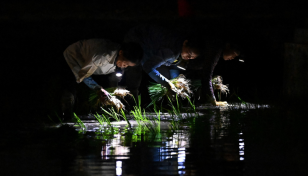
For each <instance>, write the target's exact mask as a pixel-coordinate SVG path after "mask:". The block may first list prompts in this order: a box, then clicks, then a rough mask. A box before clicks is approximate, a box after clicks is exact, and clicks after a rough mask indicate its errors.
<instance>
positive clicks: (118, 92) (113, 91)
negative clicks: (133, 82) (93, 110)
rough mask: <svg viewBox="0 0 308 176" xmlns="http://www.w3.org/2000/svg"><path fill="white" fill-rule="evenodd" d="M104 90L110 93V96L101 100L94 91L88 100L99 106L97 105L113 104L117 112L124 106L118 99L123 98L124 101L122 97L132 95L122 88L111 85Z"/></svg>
mask: <svg viewBox="0 0 308 176" xmlns="http://www.w3.org/2000/svg"><path fill="white" fill-rule="evenodd" d="M105 90H106V91H107V92H108V93H109V94H110V95H111V96H110V97H106V98H105V99H103V100H102V99H101V98H99V97H98V95H97V93H96V92H93V93H91V95H90V98H89V101H90V102H92V103H93V102H94V105H95V106H99V105H102V106H108V105H111V106H114V107H115V108H116V110H117V112H119V110H121V109H125V106H124V104H123V103H122V102H121V101H120V99H123V100H124V101H125V99H124V97H125V96H126V95H130V96H132V94H130V93H129V91H128V90H126V89H123V88H115V87H112V88H108V89H105ZM119 98H120V99H119Z"/></svg>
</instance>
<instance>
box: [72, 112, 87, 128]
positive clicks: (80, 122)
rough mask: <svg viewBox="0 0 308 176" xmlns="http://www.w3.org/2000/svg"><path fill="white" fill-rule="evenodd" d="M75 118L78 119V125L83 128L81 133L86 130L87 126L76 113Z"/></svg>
mask: <svg viewBox="0 0 308 176" xmlns="http://www.w3.org/2000/svg"><path fill="white" fill-rule="evenodd" d="M74 117H75V119H76V123H77V125H78V126H79V127H80V128H81V131H84V130H86V129H87V127H86V126H85V124H84V123H83V122H82V121H81V120H80V118H79V117H78V116H77V115H76V114H75V113H74Z"/></svg>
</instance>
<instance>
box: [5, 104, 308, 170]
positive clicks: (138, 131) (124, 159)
mask: <svg viewBox="0 0 308 176" xmlns="http://www.w3.org/2000/svg"><path fill="white" fill-rule="evenodd" d="M250 107H252V106H250ZM201 108H202V107H199V108H196V109H201ZM157 115H158V116H159V118H157V117H158V116H157ZM301 115H302V114H301V113H298V112H296V111H295V112H293V111H283V110H282V109H279V108H277V107H276V108H270V107H266V106H259V107H258V106H255V108H247V107H246V108H243V107H242V108H241V107H239V106H238V105H233V106H229V107H228V108H226V107H225V108H213V107H212V108H209V107H208V108H207V109H206V108H203V109H202V110H198V111H196V112H193V111H190V112H186V113H178V114H172V113H171V114H167V113H159V114H155V113H146V115H145V116H147V117H148V121H146V120H136V119H134V117H133V115H132V114H127V116H126V119H127V120H125V119H123V118H119V120H111V121H110V122H106V121H105V122H99V121H98V120H97V119H96V120H95V119H92V118H93V114H92V115H87V116H82V115H80V116H79V120H80V121H79V122H76V121H75V122H63V123H62V124H61V123H52V124H48V125H47V124H46V125H45V126H44V127H43V126H36V124H27V125H26V126H18V127H17V126H15V128H14V125H12V128H11V129H10V130H6V131H2V136H3V137H2V140H1V143H0V144H1V153H0V155H1V157H0V158H1V171H0V173H1V175H20V174H22V173H27V174H28V175H131V176H133V175H183V176H184V175H215V176H216V175H294V174H295V175H305V174H307V170H306V168H307V163H306V162H305V160H306V157H307V152H306V147H307V146H306V145H307V144H306V143H305V141H307V129H306V128H305V125H304V123H305V122H307V120H306V119H303V118H301ZM299 118H301V119H302V120H301V122H299V121H297V120H296V119H299ZM110 119H111V118H110ZM158 119H159V120H158ZM27 174H26V175H27Z"/></svg>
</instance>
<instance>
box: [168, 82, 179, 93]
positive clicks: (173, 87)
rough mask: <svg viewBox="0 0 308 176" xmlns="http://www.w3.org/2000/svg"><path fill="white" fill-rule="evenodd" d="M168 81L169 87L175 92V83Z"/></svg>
mask: <svg viewBox="0 0 308 176" xmlns="http://www.w3.org/2000/svg"><path fill="white" fill-rule="evenodd" d="M168 83H169V85H170V89H171V90H173V91H174V92H176V91H177V88H176V87H175V85H174V84H173V83H171V82H168Z"/></svg>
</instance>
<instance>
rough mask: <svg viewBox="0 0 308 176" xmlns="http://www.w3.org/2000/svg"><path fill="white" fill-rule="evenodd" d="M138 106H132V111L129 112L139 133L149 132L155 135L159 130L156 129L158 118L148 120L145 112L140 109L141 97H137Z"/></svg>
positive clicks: (158, 124) (158, 122) (158, 123)
mask: <svg viewBox="0 0 308 176" xmlns="http://www.w3.org/2000/svg"><path fill="white" fill-rule="evenodd" d="M138 99H139V101H138V106H134V110H132V111H131V114H132V115H133V117H134V119H135V120H136V122H137V123H138V126H139V129H140V130H141V131H150V132H152V133H157V132H158V131H159V130H158V129H157V127H158V126H160V116H159V117H158V119H156V118H154V117H153V118H152V119H150V118H149V117H148V116H147V115H146V112H145V110H144V109H143V110H142V108H141V97H140V96H139V97H138Z"/></svg>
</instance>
